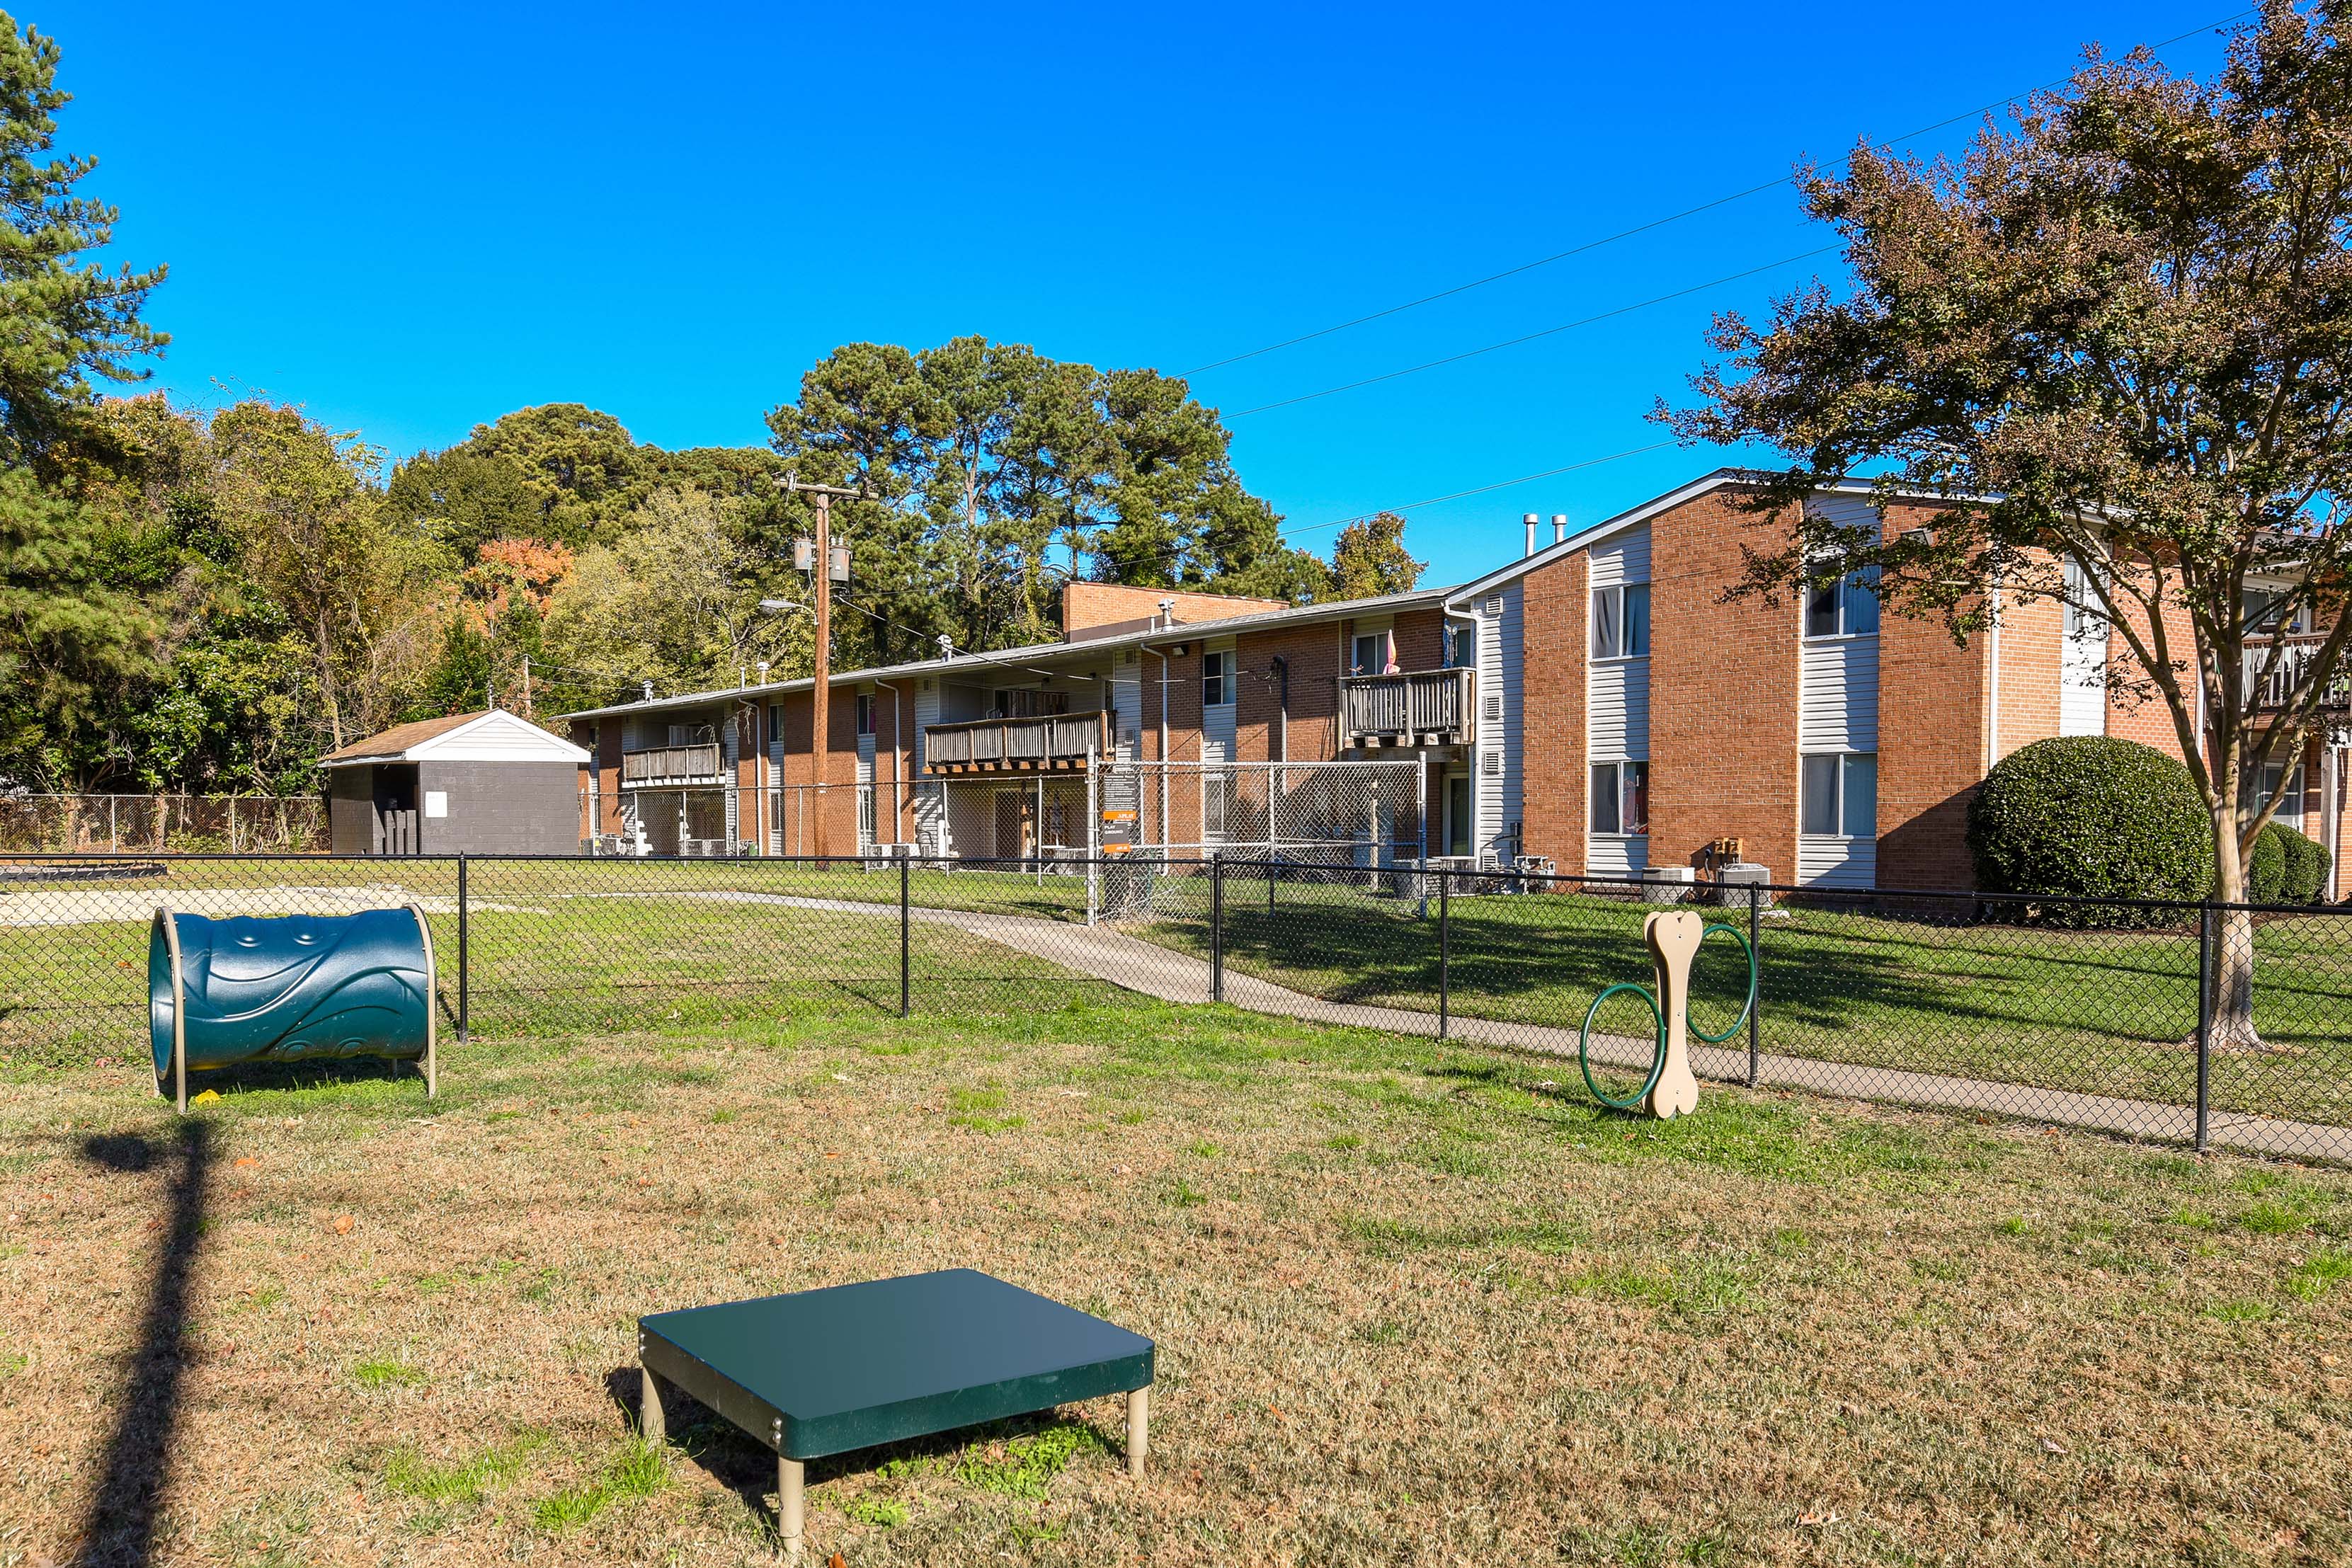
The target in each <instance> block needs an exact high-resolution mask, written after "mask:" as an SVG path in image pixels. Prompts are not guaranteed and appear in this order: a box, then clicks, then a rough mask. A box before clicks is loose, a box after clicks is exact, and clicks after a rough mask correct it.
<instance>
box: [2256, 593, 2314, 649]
mask: <svg viewBox="0 0 2352 1568" xmlns="http://www.w3.org/2000/svg"><path fill="white" fill-rule="evenodd" d="M2290 597H2291V596H2290V595H2288V594H2284V593H2277V592H2273V591H2271V590H2270V589H2267V588H2249V589H2247V590H2246V631H2247V632H2248V634H2250V635H2252V636H2256V637H2272V636H2276V635H2277V634H2278V633H2279V632H2286V633H2288V634H2289V635H2290V636H2292V635H2294V634H2295V633H2297V632H2308V631H2310V630H2311V617H2310V615H2309V613H2308V606H2304V605H2298V606H2296V607H2295V611H2294V614H2293V615H2291V616H2290V615H2289V614H2288V613H2287V610H2286V607H2287V601H2288V599H2289V598H2290Z"/></svg>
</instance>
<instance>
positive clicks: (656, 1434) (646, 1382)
mask: <svg viewBox="0 0 2352 1568" xmlns="http://www.w3.org/2000/svg"><path fill="white" fill-rule="evenodd" d="M637 1378H638V1383H637V1431H638V1434H639V1435H640V1436H641V1437H644V1438H645V1440H646V1443H647V1445H649V1446H650V1447H653V1448H660V1447H661V1446H662V1445H663V1444H664V1443H667V1442H668V1441H669V1418H668V1416H667V1415H666V1414H665V1413H664V1412H663V1410H662V1396H661V1379H660V1378H659V1377H657V1376H656V1375H655V1374H654V1369H653V1368H652V1367H650V1366H647V1365H646V1364H645V1362H644V1361H643V1360H642V1359H641V1360H639V1361H638V1363H637Z"/></svg>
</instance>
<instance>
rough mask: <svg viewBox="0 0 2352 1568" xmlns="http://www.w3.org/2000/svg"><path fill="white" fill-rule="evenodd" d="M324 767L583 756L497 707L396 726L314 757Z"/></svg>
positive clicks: (563, 759) (585, 756) (578, 749)
mask: <svg viewBox="0 0 2352 1568" xmlns="http://www.w3.org/2000/svg"><path fill="white" fill-rule="evenodd" d="M319 760H320V763H321V764H322V765H324V766H325V767H328V768H354V767H358V766H360V765H362V764H364V763H372V762H426V761H434V760H444V761H453V762H455V761H466V762H585V761H587V760H588V753H587V752H586V751H584V750H583V749H582V748H581V747H577V746H574V745H572V742H570V741H568V740H566V739H564V738H563V737H562V736H560V735H554V734H551V733H550V732H549V731H547V730H544V729H541V728H540V727H539V726H537V725H535V724H533V723H531V722H530V720H529V719H527V718H524V717H521V716H520V715H517V714H510V713H509V712H507V711H506V710H505V709H503V708H488V709H485V710H484V711H482V712H480V713H459V714H451V715H449V716H447V717H446V718H421V719H418V720H416V721H415V723H413V724H396V725H394V726H393V727H391V728H390V729H387V730H385V731H384V732H383V733H382V734H381V735H371V736H369V737H367V738H366V739H364V740H355V741H352V743H351V744H350V745H349V746H345V747H339V748H338V749H336V750H333V751H331V752H329V753H327V755H326V756H324V757H322V758H320V759H319Z"/></svg>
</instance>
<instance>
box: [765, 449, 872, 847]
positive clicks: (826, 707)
mask: <svg viewBox="0 0 2352 1568" xmlns="http://www.w3.org/2000/svg"><path fill="white" fill-rule="evenodd" d="M784 492H785V494H787V495H799V496H806V497H809V498H810V499H811V501H812V502H813V503H814V506H815V507H816V553H815V555H814V558H813V559H811V561H810V563H809V566H810V573H809V575H810V576H811V577H812V578H814V580H815V589H816V591H815V593H814V595H813V597H814V600H815V601H816V682H815V685H814V688H813V689H812V690H811V691H810V693H809V766H810V768H811V770H812V773H813V774H814V783H815V785H816V792H815V793H816V831H814V833H813V834H811V835H810V842H809V847H810V848H811V849H812V850H814V852H816V858H817V859H819V860H823V859H824V857H825V855H826V853H827V852H828V848H827V842H828V841H827V835H826V832H825V810H824V807H825V784H826V779H825V774H826V772H827V770H828V763H829V761H830V758H829V757H828V755H827V747H828V745H829V744H830V742H831V739H832V736H831V734H830V725H831V723H832V717H833V714H832V708H833V689H832V683H833V503H834V501H835V499H836V498H838V499H840V500H845V501H868V500H872V499H874V498H875V497H872V496H869V495H868V494H867V493H866V491H864V490H862V489H858V490H851V489H845V488H843V487H842V486H838V485H803V484H802V483H801V482H800V480H799V478H798V477H796V476H793V475H792V474H789V473H788V474H786V475H785V476H784Z"/></svg>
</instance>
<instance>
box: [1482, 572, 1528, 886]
mask: <svg viewBox="0 0 2352 1568" xmlns="http://www.w3.org/2000/svg"><path fill="white" fill-rule="evenodd" d="M1521 589H1522V584H1520V583H1519V582H1517V581H1516V580H1514V581H1512V582H1511V583H1509V584H1507V585H1506V586H1505V587H1504V588H1503V590H1502V591H1500V592H1499V593H1496V594H1494V595H1492V596H1490V597H1489V598H1487V599H1483V600H1481V601H1479V602H1478V604H1477V605H1476V606H1475V610H1476V611H1477V612H1478V631H1477V634H1476V635H1477V647H1476V650H1475V652H1476V654H1477V659H1478V707H1479V719H1478V757H1477V762H1476V766H1475V767H1474V768H1472V769H1471V784H1470V788H1471V789H1472V791H1473V792H1474V793H1475V795H1476V797H1477V810H1476V813H1475V815H1476V818H1477V824H1478V826H1477V833H1476V837H1475V840H1474V841H1473V842H1472V844H1471V846H1470V850H1471V853H1472V854H1474V855H1476V856H1479V857H1480V858H1482V859H1491V860H1494V861H1496V862H1500V861H1501V860H1503V859H1504V858H1506V857H1507V856H1508V855H1509V854H1510V853H1511V852H1512V830H1513V828H1514V827H1515V826H1516V825H1517V824H1519V823H1522V822H1524V821H1526V817H1525V811H1526V788H1525V783H1524V779H1525V774H1524V772H1523V762H1524V758H1526V756H1527V748H1526V746H1525V743H1524V733H1523V731H1522V730H1521V728H1520V722H1519V712H1520V708H1521V706H1522V704H1521V702H1520V694H1521V693H1522V692H1523V691H1524V690H1525V684H1524V681H1523V679H1522V664H1521V661H1522V659H1523V657H1524V654H1525V650H1526V644H1527V628H1526V619H1525V615H1524V608H1525V605H1526V597H1525V595H1524V594H1523V592H1522V591H1521ZM1495 601H1501V607H1500V612H1499V613H1495V612H1489V609H1488V607H1489V606H1490V605H1491V604H1493V603H1494V602H1495ZM1496 695H1500V696H1501V698H1502V717H1501V718H1500V719H1499V720H1495V719H1489V718H1487V717H1486V708H1487V699H1489V698H1490V697H1494V696H1496ZM1490 756H1492V757H1497V758H1499V763H1500V768H1501V771H1500V772H1498V773H1490V772H1488V771H1487V767H1488V764H1487V763H1486V758H1487V757H1490Z"/></svg>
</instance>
